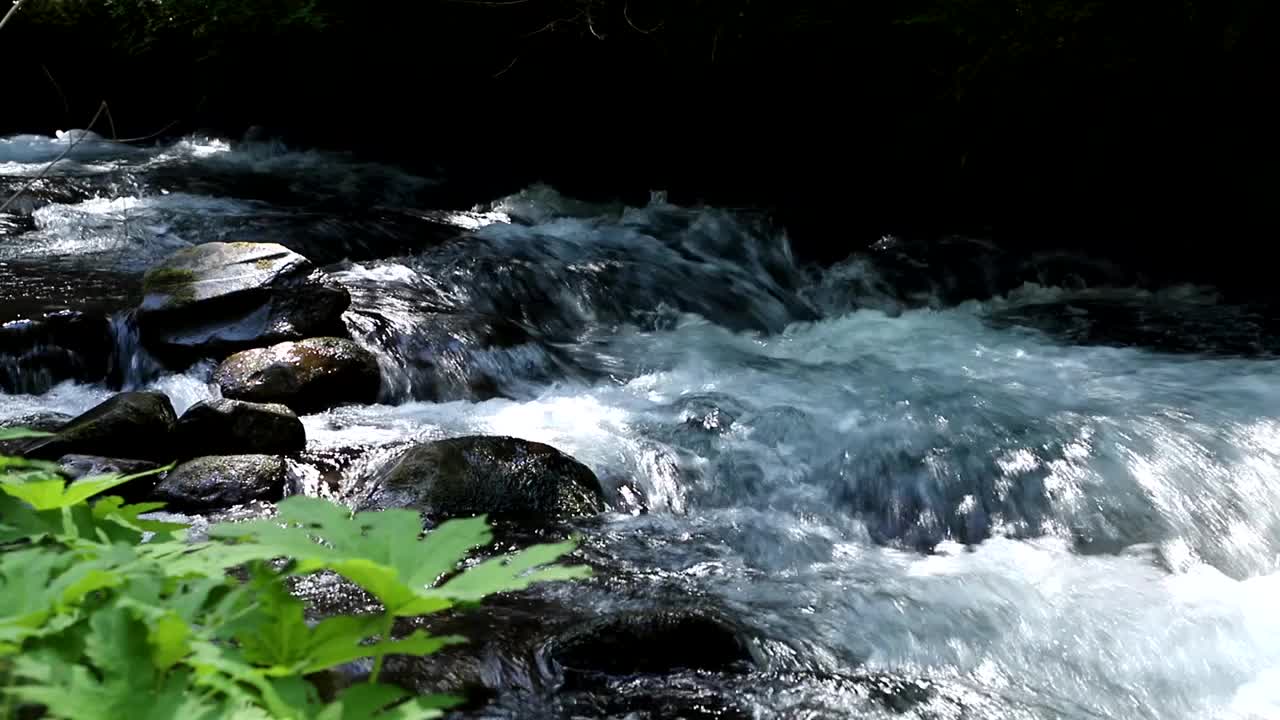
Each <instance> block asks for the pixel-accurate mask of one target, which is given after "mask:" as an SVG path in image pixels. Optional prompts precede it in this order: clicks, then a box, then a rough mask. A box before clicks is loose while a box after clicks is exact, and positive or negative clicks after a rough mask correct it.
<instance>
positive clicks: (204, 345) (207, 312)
mask: <svg viewBox="0 0 1280 720" xmlns="http://www.w3.org/2000/svg"><path fill="white" fill-rule="evenodd" d="M314 269H315V268H314V266H313V265H312V264H311V262H310V261H309V260H307V259H306V258H304V257H303V256H301V255H299V254H297V253H295V252H293V251H291V250H289V249H288V248H286V247H284V246H283V245H276V244H274V243H206V244H204V245H197V246H195V247H193V248H188V249H186V250H182V251H181V252H178V253H177V254H175V255H173V256H172V257H170V258H169V259H167V260H165V261H164V262H162V263H160V264H159V265H157V266H155V267H153V268H152V269H151V270H149V271H148V272H147V274H146V275H145V276H144V277H143V291H144V292H145V293H146V294H145V296H144V297H143V300H142V306H141V307H140V308H139V309H138V325H139V329H140V330H141V332H142V341H143V344H144V345H146V346H147V348H148V349H150V350H152V351H153V352H155V353H157V354H159V355H162V356H165V357H169V358H174V359H185V360H190V359H194V358H197V357H202V356H206V357H207V356H213V357H224V356H226V355H227V354H229V353H232V352H235V351H237V350H243V349H246V348H251V347H260V346H262V345H270V344H273V343H278V342H282V341H286V340H301V339H303V338H305V337H310V336H313V335H327V334H334V333H340V332H341V331H342V324H341V317H342V313H343V311H345V310H346V309H347V306H348V305H349V304H350V303H351V297H350V295H349V294H348V293H347V291H346V290H345V289H344V288H341V287H338V286H336V285H330V284H325V283H323V282H321V281H319V280H317V279H316V278H314V277H313V276H312V271H313V270H314Z"/></svg>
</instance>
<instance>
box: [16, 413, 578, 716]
mask: <svg viewBox="0 0 1280 720" xmlns="http://www.w3.org/2000/svg"><path fill="white" fill-rule="evenodd" d="M25 435H26V433H25V432H23V431H17V432H15V431H0V440H7V439H14V438H19V437H23V436H25ZM56 471H57V468H56V466H54V465H52V464H49V463H44V462H40V461H32V460H19V459H16V458H8V457H0V491H2V493H0V550H3V551H2V552H0V718H10V717H30V718H39V717H47V718H72V719H74V720H94V719H95V718H102V719H103V720H108V719H111V720H114V719H115V718H120V717H138V718H156V719H160V718H164V719H166V720H168V719H169V718H179V717H181V718H184V719H192V720H195V719H201V718H208V719H209V720H213V719H214V718H219V719H221V718H239V719H244V720H248V719H249V718H253V719H255V720H257V719H269V718H315V719H316V720H356V719H357V718H373V717H379V718H405V719H408V718H430V717H436V716H438V715H440V714H441V709H442V708H448V707H450V706H451V705H453V704H455V703H456V702H457V701H456V700H455V699H454V698H451V697H445V696H431V697H411V693H409V692H407V691H405V690H402V689H400V688H398V687H395V686H391V685H387V684H381V683H379V682H378V680H379V675H380V674H381V669H382V666H383V658H384V657H386V656H389V655H400V654H409V655H415V656H422V655H429V654H431V653H434V652H436V651H438V650H440V649H441V648H444V647H446V646H448V645H452V644H456V643H460V642H464V641H465V640H464V639H463V638H461V637H456V636H445V637H437V636H431V635H429V634H427V633H426V632H425V631H423V630H416V631H414V632H413V633H411V634H408V635H403V636H400V637H395V636H393V635H394V633H393V624H394V623H395V621H396V619H397V618H407V617H417V616H422V615H428V614H433V613H438V612H441V611H444V610H447V609H449V608H451V607H454V606H457V605H465V604H468V603H474V602H477V601H480V600H482V599H483V598H485V597H486V596H488V595H492V594H494V593H499V592H505V591H513V590H520V589H523V588H526V587H528V586H529V585H530V584H532V583H534V582H540V581H547V580H564V579H571V578H578V577H582V576H584V575H585V574H586V570H585V569H584V568H580V567H565V566H559V565H554V564H553V563H555V562H556V561H557V560H559V559H560V558H561V557H562V556H563V555H564V554H565V553H567V552H569V551H570V550H571V549H572V548H573V543H572V542H567V543H561V544H556V545H540V546H535V547H531V548H529V549H527V550H524V551H522V552H519V553H514V554H510V555H505V556H498V557H493V558H490V559H487V560H483V561H481V562H478V563H473V564H469V565H467V566H466V568H465V569H463V570H459V566H460V563H461V562H462V561H463V560H464V559H465V558H466V556H467V555H468V554H470V553H471V552H472V551H473V550H476V549H477V548H480V547H482V546H484V545H487V544H488V543H489V542H490V539H491V536H490V533H489V529H488V526H487V525H486V523H485V520H484V519H483V518H473V519H469V520H457V521H451V522H447V523H444V524H442V525H440V526H438V527H436V528H435V529H434V530H433V531H431V532H430V533H427V534H426V535H425V536H423V535H422V526H421V521H420V519H419V515H418V513H416V512H413V511H408V510H390V511H385V512H368V513H357V514H354V515H353V514H352V513H350V512H349V511H347V510H345V509H343V508H340V507H338V506H335V505H332V504H330V503H328V502H326V501H323V500H318V499H314V498H292V499H288V500H285V501H283V502H282V503H280V505H279V512H278V515H277V517H275V518H273V519H271V520H259V521H253V522H243V523H234V524H222V525H215V526H213V527H212V528H211V529H210V531H209V540H207V541H199V542H190V541H187V540H186V539H185V538H184V537H183V532H182V529H183V526H179V525H173V524H167V523H163V522H157V521H153V520H148V519H145V517H144V516H145V514H146V513H148V512H151V511H155V510H157V509H159V507H160V506H159V505H157V504H154V503H153V504H145V505H125V504H124V503H123V501H122V500H121V499H120V498H118V497H112V496H111V495H110V494H111V492H112V491H114V490H115V489H116V488H118V487H119V486H121V485H123V484H125V483H127V482H129V481H131V480H132V479H134V478H129V477H118V476H104V477H96V478H85V479H81V480H79V481H76V482H74V483H72V484H70V485H68V484H67V483H66V480H65V479H64V478H62V477H61V476H59V475H58V474H57V472H56ZM282 559H283V560H284V562H281V560H282ZM317 572H332V573H336V574H338V575H340V576H342V577H344V578H346V579H347V580H348V581H350V582H351V583H354V584H355V585H358V586H359V587H360V588H362V589H363V590H364V591H365V592H367V593H368V594H369V595H370V596H372V597H373V598H375V599H376V600H377V601H378V603H379V605H380V606H381V608H382V611H381V612H373V613H369V614H364V615H360V616H351V615H340V616H335V617H327V618H324V619H320V620H319V622H311V621H309V620H313V619H311V618H308V617H307V609H306V607H305V606H304V604H303V602H302V601H301V600H298V599H296V598H295V597H293V596H292V595H290V593H289V591H288V585H287V583H288V582H289V580H290V579H291V578H296V577H299V576H304V575H308V574H311V573H317ZM362 658H374V664H373V668H372V671H371V672H370V673H369V674H368V677H367V679H361V680H359V681H358V682H354V683H350V682H339V683H336V686H338V687H342V689H341V690H336V691H335V690H334V687H335V683H334V682H333V680H334V678H337V677H340V676H339V675H333V674H331V673H332V671H334V669H335V668H339V667H341V666H345V665H348V664H349V663H352V662H353V661H357V660H360V659H362Z"/></svg>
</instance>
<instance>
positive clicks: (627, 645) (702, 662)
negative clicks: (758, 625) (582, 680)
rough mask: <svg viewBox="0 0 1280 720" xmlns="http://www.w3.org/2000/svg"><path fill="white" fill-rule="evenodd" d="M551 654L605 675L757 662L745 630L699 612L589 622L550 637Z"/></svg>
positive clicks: (730, 668) (565, 664) (724, 668)
mask: <svg viewBox="0 0 1280 720" xmlns="http://www.w3.org/2000/svg"><path fill="white" fill-rule="evenodd" d="M547 655H548V656H549V657H550V658H551V659H552V660H553V661H554V662H556V663H557V664H559V665H560V666H561V667H562V668H564V669H565V670H567V671H574V672H583V673H599V674H604V675H659V674H666V673H672V672H676V671H680V670H705V671H708V672H734V671H739V670H744V669H749V668H750V667H752V665H753V664H754V660H753V658H752V656H751V650H750V648H749V647H748V645H747V642H746V640H745V638H743V636H742V635H741V633H739V632H738V631H737V630H735V629H734V628H733V627H731V626H730V625H729V624H728V622H726V621H725V620H723V619H720V618H718V617H716V616H715V615H713V614H711V613H708V612H703V611H699V610H654V611H648V612H642V613H639V614H624V615H618V616H616V617H609V618H604V619H601V620H598V621H594V622H589V623H586V624H585V625H583V626H580V627H579V628H578V629H576V630H574V631H573V632H571V633H570V634H568V635H565V636H562V637H560V638H557V639H556V640H554V641H552V643H551V644H550V646H549V647H548V648H547Z"/></svg>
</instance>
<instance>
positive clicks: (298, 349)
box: [213, 337, 382, 413]
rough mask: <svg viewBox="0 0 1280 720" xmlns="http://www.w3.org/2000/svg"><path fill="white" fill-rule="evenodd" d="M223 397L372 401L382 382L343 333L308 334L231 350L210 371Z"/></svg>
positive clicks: (308, 407)
mask: <svg viewBox="0 0 1280 720" xmlns="http://www.w3.org/2000/svg"><path fill="white" fill-rule="evenodd" d="M213 379H214V382H216V383H217V384H218V387H220V388H221V389H222V395H223V397H226V398H230V399H233V400H244V401H247V402H256V403H280V404H282V405H286V406H288V407H289V408H291V409H292V410H294V411H295V412H300V413H308V412H318V411H320V410H325V409H328V408H331V407H336V406H338V405H343V404H347V403H372V402H375V401H376V400H377V399H378V393H379V391H380V390H381V387H382V373H381V371H380V370H379V368H378V360H377V358H375V357H374V356H373V354H372V353H370V352H369V351H368V350H365V349H364V348H362V347H360V346H359V345H357V344H355V343H354V342H352V341H350V340H346V339H343V338H335V337H327V338H308V339H306V340H301V341H298V342H286V343H280V344H278V345H273V346H272V347H269V348H257V349H254V350H246V351H244V352H240V353H236V354H235V355H232V356H231V357H229V358H227V359H226V360H225V361H224V362H223V363H222V364H221V365H219V366H218V368H217V370H215V371H214V374H213Z"/></svg>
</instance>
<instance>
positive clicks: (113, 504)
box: [93, 495, 187, 533]
mask: <svg viewBox="0 0 1280 720" xmlns="http://www.w3.org/2000/svg"><path fill="white" fill-rule="evenodd" d="M163 508H164V503H139V504H136V505H125V504H124V499H123V498H120V497H116V496H114V495H112V496H108V497H104V498H99V499H98V501H97V502H95V503H94V504H93V517H94V519H95V520H97V521H98V522H99V523H101V522H104V521H114V522H117V523H119V524H121V525H123V526H125V527H127V528H130V529H132V530H135V531H138V532H150V533H171V532H174V531H178V530H185V529H186V527H187V526H186V525H183V524H182V523H169V522H163V521H160V520H147V519H144V518H142V517H140V516H141V515H144V514H146V513H150V512H155V511H157V510H161V509H163Z"/></svg>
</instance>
